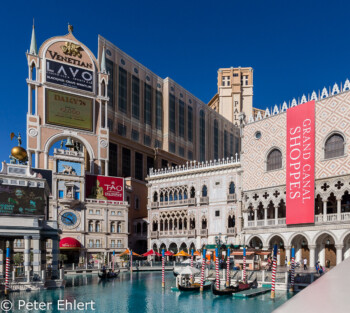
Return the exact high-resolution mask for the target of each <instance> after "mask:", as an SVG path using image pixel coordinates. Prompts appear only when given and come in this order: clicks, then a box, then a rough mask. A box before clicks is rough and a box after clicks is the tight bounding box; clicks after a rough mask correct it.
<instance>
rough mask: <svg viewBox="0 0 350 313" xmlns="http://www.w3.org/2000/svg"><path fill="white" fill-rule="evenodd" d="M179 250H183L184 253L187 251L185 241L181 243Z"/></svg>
mask: <svg viewBox="0 0 350 313" xmlns="http://www.w3.org/2000/svg"><path fill="white" fill-rule="evenodd" d="M181 250H184V251H185V252H186V253H188V249H187V245H186V243H184V242H183V243H182V244H181V246H180V251H181Z"/></svg>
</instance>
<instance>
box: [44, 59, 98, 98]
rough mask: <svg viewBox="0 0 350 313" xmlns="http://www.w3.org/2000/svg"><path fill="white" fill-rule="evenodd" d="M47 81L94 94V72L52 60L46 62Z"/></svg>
mask: <svg viewBox="0 0 350 313" xmlns="http://www.w3.org/2000/svg"><path fill="white" fill-rule="evenodd" d="M46 81H47V82H49V83H54V84H58V85H62V86H67V87H71V88H76V89H80V90H85V91H91V92H93V72H92V71H89V70H86V69H82V68H79V67H76V66H72V65H68V64H64V63H59V62H55V61H52V60H46Z"/></svg>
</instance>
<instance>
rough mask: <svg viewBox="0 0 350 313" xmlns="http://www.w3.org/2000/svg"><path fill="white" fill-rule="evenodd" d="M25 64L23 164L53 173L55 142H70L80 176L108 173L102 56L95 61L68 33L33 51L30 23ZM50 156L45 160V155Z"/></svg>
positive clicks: (70, 31)
mask: <svg viewBox="0 0 350 313" xmlns="http://www.w3.org/2000/svg"><path fill="white" fill-rule="evenodd" d="M26 56H27V61H28V78H27V84H28V113H27V151H28V161H29V163H30V164H32V165H33V166H34V167H37V168H42V169H53V168H54V166H53V164H52V154H53V150H54V149H55V148H58V147H57V144H59V142H61V141H62V140H67V139H68V138H70V140H72V141H73V142H74V143H76V144H79V146H80V148H81V152H82V154H83V155H84V156H85V169H86V172H88V173H91V174H105V173H108V144H109V131H108V128H107V102H108V100H109V99H108V97H107V92H106V91H107V86H108V78H109V74H108V73H107V72H106V61H105V56H104V52H103V54H102V58H101V60H97V59H96V58H95V56H94V55H93V53H92V52H91V51H90V50H89V49H88V48H87V47H86V46H85V45H84V44H83V43H81V42H80V41H78V40H77V39H76V38H75V36H74V35H73V26H71V25H68V34H66V35H64V36H57V37H52V38H50V39H48V40H46V41H45V42H44V43H43V44H42V45H41V47H40V48H39V50H38V49H37V43H36V36H35V28H34V25H33V29H32V37H31V44H30V49H29V52H27V54H26ZM50 154H51V157H50Z"/></svg>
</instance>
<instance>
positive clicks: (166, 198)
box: [164, 191, 168, 202]
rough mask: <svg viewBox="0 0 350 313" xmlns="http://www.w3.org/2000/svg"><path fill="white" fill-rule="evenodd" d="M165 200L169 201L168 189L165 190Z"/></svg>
mask: <svg viewBox="0 0 350 313" xmlns="http://www.w3.org/2000/svg"><path fill="white" fill-rule="evenodd" d="M164 201H166V202H168V192H167V191H166V192H165V200H164Z"/></svg>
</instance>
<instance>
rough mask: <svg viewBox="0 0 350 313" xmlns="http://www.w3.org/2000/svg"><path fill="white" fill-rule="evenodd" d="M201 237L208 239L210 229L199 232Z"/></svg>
mask: <svg viewBox="0 0 350 313" xmlns="http://www.w3.org/2000/svg"><path fill="white" fill-rule="evenodd" d="M199 235H200V236H202V237H207V236H208V229H201V230H200V231H199Z"/></svg>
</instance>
